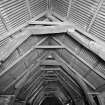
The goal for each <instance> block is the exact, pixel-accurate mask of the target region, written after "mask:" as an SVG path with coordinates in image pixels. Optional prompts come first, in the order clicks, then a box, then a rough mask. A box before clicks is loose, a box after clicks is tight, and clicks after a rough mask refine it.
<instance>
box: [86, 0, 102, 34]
mask: <svg viewBox="0 0 105 105" xmlns="http://www.w3.org/2000/svg"><path fill="white" fill-rule="evenodd" d="M103 1H104V0H100V2H99V4H98V7H97V9H96V11H95V13H94V16H93V18H92V20H91V22H90V24H89V26H88V28H87V32H89V30H90V28H91V26H92V24H93V23H94V21H95V18H96V16H97V14H98V11H99V9H100V7H101V6H102V4H103Z"/></svg>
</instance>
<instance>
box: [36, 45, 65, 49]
mask: <svg viewBox="0 0 105 105" xmlns="http://www.w3.org/2000/svg"><path fill="white" fill-rule="evenodd" d="M35 48H36V49H63V48H65V47H63V46H55V45H54V46H52V45H51V46H50V45H48V46H36V47H35Z"/></svg>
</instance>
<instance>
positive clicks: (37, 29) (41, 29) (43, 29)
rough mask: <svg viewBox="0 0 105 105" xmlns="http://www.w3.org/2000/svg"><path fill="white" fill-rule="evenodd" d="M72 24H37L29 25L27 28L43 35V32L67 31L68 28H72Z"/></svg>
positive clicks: (33, 32)
mask: <svg viewBox="0 0 105 105" xmlns="http://www.w3.org/2000/svg"><path fill="white" fill-rule="evenodd" d="M70 27H71V26H70V25H59V26H37V27H34V26H33V27H28V28H27V30H29V31H30V32H31V34H35V35H42V34H52V33H53V34H54V33H64V32H67V29H68V28H70Z"/></svg>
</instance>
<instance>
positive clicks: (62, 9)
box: [51, 0, 69, 17]
mask: <svg viewBox="0 0 105 105" xmlns="http://www.w3.org/2000/svg"><path fill="white" fill-rule="evenodd" d="M68 6H69V2H68V1H66V0H51V8H52V11H53V12H56V13H57V14H59V15H60V16H62V17H66V16H67V11H68Z"/></svg>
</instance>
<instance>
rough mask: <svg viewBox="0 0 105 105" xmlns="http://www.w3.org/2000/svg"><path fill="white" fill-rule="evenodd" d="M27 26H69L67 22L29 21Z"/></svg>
mask: <svg viewBox="0 0 105 105" xmlns="http://www.w3.org/2000/svg"><path fill="white" fill-rule="evenodd" d="M29 24H32V25H69V24H68V23H67V22H59V21H58V22H49V21H48V22H47V21H31V22H29Z"/></svg>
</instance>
